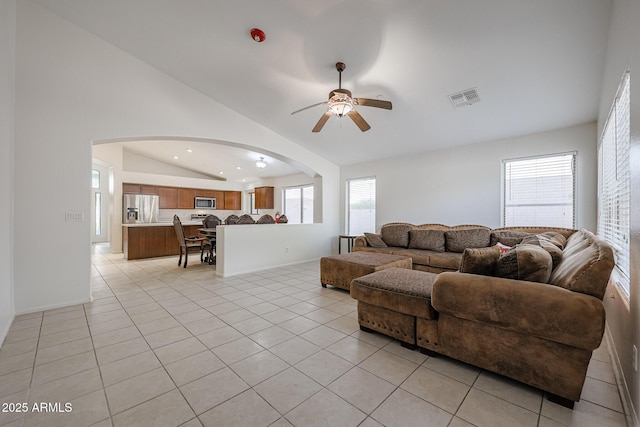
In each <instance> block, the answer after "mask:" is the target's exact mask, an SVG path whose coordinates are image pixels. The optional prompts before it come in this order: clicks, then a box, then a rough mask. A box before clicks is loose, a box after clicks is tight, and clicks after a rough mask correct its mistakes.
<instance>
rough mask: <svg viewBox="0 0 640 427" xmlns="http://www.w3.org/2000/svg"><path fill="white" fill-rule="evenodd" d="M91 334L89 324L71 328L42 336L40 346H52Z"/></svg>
mask: <svg viewBox="0 0 640 427" xmlns="http://www.w3.org/2000/svg"><path fill="white" fill-rule="evenodd" d="M89 336H90V334H89V327H88V326H82V327H80V328H74V329H69V330H68V331H63V332H58V333H57V334H51V335H46V336H43V337H40V340H39V341H38V348H46V347H51V346H54V345H58V344H63V343H66V342H69V341H75V340H79V339H82V338H88V337H89Z"/></svg>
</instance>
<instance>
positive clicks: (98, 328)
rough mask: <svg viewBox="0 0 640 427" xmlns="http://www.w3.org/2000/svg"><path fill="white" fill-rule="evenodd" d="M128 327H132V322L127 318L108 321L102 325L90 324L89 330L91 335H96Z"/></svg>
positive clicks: (98, 323)
mask: <svg viewBox="0 0 640 427" xmlns="http://www.w3.org/2000/svg"><path fill="white" fill-rule="evenodd" d="M129 326H133V322H132V321H131V319H130V318H129V317H128V316H127V317H120V318H118V319H114V320H109V321H106V322H103V323H100V322H97V323H90V324H89V329H90V330H91V334H93V335H98V334H104V333H105V332H110V331H115V330H116V329H122V328H127V327H129Z"/></svg>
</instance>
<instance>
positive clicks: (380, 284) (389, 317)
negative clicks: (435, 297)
mask: <svg viewBox="0 0 640 427" xmlns="http://www.w3.org/2000/svg"><path fill="white" fill-rule="evenodd" d="M436 277H438V275H437V274H436V273H428V272H426V271H417V270H407V269H404V268H389V269H386V270H382V271H377V272H375V273H371V274H369V275H366V276H363V277H359V278H356V279H354V280H353V282H351V298H355V299H357V300H358V323H359V324H360V329H361V330H363V331H366V332H371V331H377V332H380V333H382V334H384V335H387V336H390V337H392V338H395V339H398V340H400V341H401V344H402V345H403V347H407V348H412V349H413V348H415V347H416V344H417V341H416V323H417V321H418V320H417V319H419V321H420V322H422V323H423V328H425V330H427V331H428V330H429V329H430V328H437V320H436V319H437V314H438V313H437V312H436V311H435V309H434V308H433V306H432V305H431V287H432V286H433V281H434V280H435V279H436ZM432 332H433V335H432V334H431V333H429V332H426V333H425V336H428V335H432V336H437V334H435V333H436V332H437V329H432ZM423 338H424V337H423Z"/></svg>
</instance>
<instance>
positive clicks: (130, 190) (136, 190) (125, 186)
mask: <svg viewBox="0 0 640 427" xmlns="http://www.w3.org/2000/svg"><path fill="white" fill-rule="evenodd" d="M122 192H123V193H124V194H140V184H129V183H127V182H124V183H122Z"/></svg>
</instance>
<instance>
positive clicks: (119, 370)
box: [100, 351, 162, 387]
mask: <svg viewBox="0 0 640 427" xmlns="http://www.w3.org/2000/svg"><path fill="white" fill-rule="evenodd" d="M161 366H162V364H161V363H160V362H159V361H158V358H157V357H156V356H155V354H153V352H152V351H145V352H144V353H140V354H136V355H135V356H130V357H127V358H125V359H120V360H117V361H115V362H111V363H108V364H106V365H102V366H100V372H101V373H102V380H103V382H104V386H105V387H108V386H110V385H113V384H116V383H119V382H120V381H124V380H127V379H129V378H132V377H135V376H136V375H140V374H143V373H145V372H149V371H152V370H154V369H157V368H159V367H161Z"/></svg>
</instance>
